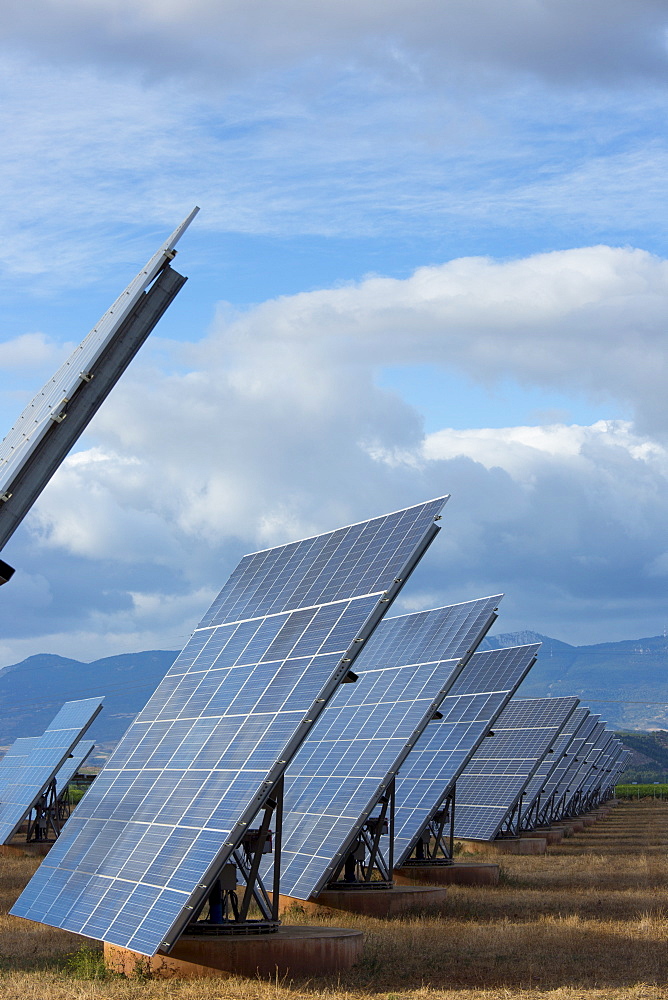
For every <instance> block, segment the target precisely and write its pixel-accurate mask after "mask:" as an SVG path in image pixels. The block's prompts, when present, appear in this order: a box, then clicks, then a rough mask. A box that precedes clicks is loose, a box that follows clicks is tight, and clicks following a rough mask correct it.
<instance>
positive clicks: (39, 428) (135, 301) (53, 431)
mask: <svg viewBox="0 0 668 1000" xmlns="http://www.w3.org/2000/svg"><path fill="white" fill-rule="evenodd" d="M198 211H199V209H194V210H193V211H192V212H191V213H190V215H189V216H188V217H187V218H186V219H184V221H183V222H182V223H181V225H180V226H178V227H177V228H176V229H175V230H174V232H173V233H172V235H171V236H170V237H169V239H168V240H166V241H165V242H164V243H163V244H162V246H161V247H160V248H159V250H157V252H156V253H155V254H153V256H152V257H151V259H150V260H149V261H148V263H147V264H146V266H145V267H144V268H142V270H141V271H140V272H139V274H138V275H137V276H136V277H135V278H134V279H133V280H132V281H131V282H130V284H129V285H128V287H127V288H126V289H125V291H124V292H122V293H121V295H120V296H119V297H118V298H117V299H116V301H115V302H114V304H113V305H112V306H111V308H110V309H108V310H107V312H106V313H105V314H104V316H103V317H102V318H101V319H100V320H99V322H98V323H97V324H96V326H95V327H94V328H93V329H92V330H91V331H90V333H89V334H88V335H87V337H86V338H85V339H84V340H83V341H82V342H81V344H79V346H78V347H77V348H76V349H75V350H74V351H73V353H72V354H71V355H70V357H69V358H68V359H67V361H65V363H64V364H63V365H62V366H61V367H60V368H59V370H58V371H57V372H56V374H55V375H54V376H53V377H52V378H51V379H50V380H49V381H48V382H47V383H46V385H45V386H44V387H43V389H41V391H40V392H38V393H37V395H36V396H35V397H34V398H33V399H32V400H31V401H30V403H29V404H28V406H27V407H26V408H25V410H24V411H23V413H21V415H20V416H19V418H18V420H17V422H16V423H15V424H14V426H13V427H12V428H11V430H10V431H9V433H8V434H7V436H6V437H5V438H4V440H3V441H2V442H1V443H0V500H2V501H4V503H1V504H0V549H1V548H2V547H3V546H4V545H5V543H6V542H7V540H8V538H10V537H11V535H12V533H13V532H14V531H15V530H16V528H17V527H18V525H19V524H20V522H21V520H22V519H23V517H25V515H26V513H27V511H28V510H29V509H30V507H31V506H32V504H33V503H34V501H35V499H36V498H37V496H39V494H40V493H41V491H42V489H43V488H44V487H45V486H46V484H47V482H48V481H49V479H50V478H51V476H52V475H53V473H54V472H55V470H56V469H57V468H58V466H59V465H60V463H61V462H62V460H63V459H64V457H65V455H66V454H67V452H68V451H69V449H70V448H71V447H72V445H73V444H74V443H75V441H76V440H77V438H78V437H79V436H80V434H81V433H82V432H83V430H84V429H85V427H86V426H87V424H88V423H89V421H90V420H91V418H92V416H93V414H94V413H95V412H96V410H97V409H98V408H99V406H100V405H101V403H102V402H103V400H104V399H105V398H106V396H107V395H108V393H109V392H110V390H111V389H112V387H113V386H114V385H115V383H116V381H117V380H118V379H119V378H120V376H121V375H122V373H123V371H124V370H125V368H126V367H127V365H128V364H129V363H130V361H131V360H132V358H133V356H134V354H135V353H136V351H137V350H138V349H139V347H140V346H141V344H142V343H143V341H144V340H145V339H146V337H147V336H148V334H149V333H150V332H151V330H152V329H153V327H154V326H155V324H156V323H157V322H158V320H159V319H160V317H161V316H162V314H163V312H164V310H165V309H166V308H167V307H168V306H169V304H170V302H171V301H172V299H173V298H174V297H175V296H176V294H177V293H178V291H179V290H180V289H181V287H182V286H183V284H185V280H186V279H185V278H183V277H182V276H181V275H179V274H177V272H176V271H173V270H172V269H171V268H170V267H169V262H170V261H171V260H172V259H173V257H174V256H175V254H176V251H175V250H174V247H175V246H176V244H177V243H178V241H179V239H180V238H181V236H182V235H183V233H184V232H185V230H186V229H187V228H188V226H189V225H190V223H191V221H192V219H193V218H194V217H195V215H196V214H197V212H198ZM151 283H153V286H152V288H151V289H150V290H149V291H146V289H148V286H149V285H151ZM65 417H67V420H65ZM4 565H5V566H6V564H4ZM8 568H9V567H8ZM9 569H10V575H11V568H9Z"/></svg>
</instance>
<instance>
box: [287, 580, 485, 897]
mask: <svg viewBox="0 0 668 1000" xmlns="http://www.w3.org/2000/svg"><path fill="white" fill-rule="evenodd" d="M500 599H501V595H497V596H495V597H487V598H483V599H481V600H477V601H468V602H466V603H465V604H457V605H454V606H452V607H447V608H439V609H437V610H434V611H421V612H418V613H416V614H410V615H403V616H401V617H398V618H390V619H387V618H386V619H385V621H383V622H382V623H381V625H380V626H379V627H378V629H377V630H376V632H375V633H374V635H373V637H372V638H371V639H370V641H369V642H368V644H367V646H366V648H365V650H364V652H363V653H362V654H361V655H360V657H359V659H358V660H357V663H356V666H355V671H356V673H357V674H358V680H357V682H356V683H355V684H348V685H345V686H343V687H340V688H339V689H338V691H337V692H336V694H335V695H334V697H333V698H332V699H331V701H330V703H329V704H328V706H327V708H326V709H325V711H324V712H323V714H322V716H321V718H320V720H319V722H318V724H317V725H316V726H314V728H313V730H312V732H311V733H310V735H309V737H308V739H307V740H306V741H305V743H304V744H303V745H302V747H301V750H300V751H299V753H298V754H297V755H296V757H295V759H294V761H293V762H292V763H291V764H290V766H289V767H288V770H287V773H286V781H285V798H284V809H285V814H284V815H285V818H284V822H283V843H282V849H281V857H282V865H281V892H282V893H283V895H286V896H293V897H296V898H297V899H308V898H309V897H311V896H315V895H317V894H318V893H319V892H320V891H321V890H322V888H323V887H324V886H325V885H326V884H327V882H328V881H330V879H332V878H333V877H335V876H336V873H337V870H338V869H339V867H340V866H341V863H342V862H343V860H344V858H345V857H346V854H347V853H348V851H349V850H350V848H351V847H352V846H353V844H354V842H355V841H356V838H357V837H358V836H359V833H360V830H361V828H362V826H363V824H364V823H365V822H366V821H367V820H368V818H369V817H370V815H371V813H372V811H373V810H374V808H375V807H376V805H377V803H378V801H379V798H380V797H381V796H382V795H383V793H384V792H385V790H386V788H387V787H388V784H389V783H390V782H391V781H392V779H393V777H394V775H395V774H396V773H397V772H398V770H399V768H400V767H401V764H402V761H403V760H404V758H405V757H406V756H407V754H408V753H409V750H410V748H411V746H412V745H413V744H414V743H415V741H416V739H418V737H419V734H420V733H421V732H422V731H423V729H424V728H425V726H427V724H428V722H429V720H430V719H431V718H432V717H433V715H434V712H435V711H436V710H438V708H439V706H440V703H441V701H442V699H443V697H444V695H445V694H446V693H447V691H448V690H449V688H450V687H451V686H452V684H453V683H454V682H455V680H456V679H457V676H458V674H459V673H460V671H461V670H462V666H463V664H465V663H466V661H467V659H469V657H470V656H471V654H472V653H473V651H474V650H475V648H476V646H477V645H478V643H479V642H480V640H481V639H482V638H483V636H484V635H485V633H486V632H487V630H488V629H489V627H490V626H491V624H492V623H493V621H494V619H495V618H496V609H497V607H498V604H499V601H500Z"/></svg>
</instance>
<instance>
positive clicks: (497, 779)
mask: <svg viewBox="0 0 668 1000" xmlns="http://www.w3.org/2000/svg"><path fill="white" fill-rule="evenodd" d="M577 704H578V699H577V698H522V699H517V700H516V701H514V702H511V703H510V704H509V705H508V707H507V708H506V709H504V711H503V712H502V714H501V715H500V716H499V718H498V720H497V722H496V723H495V725H494V735H493V736H492V737H491V738H490V739H485V740H484V742H483V743H482V744H481V746H480V747H479V749H478V750H477V751H476V753H475V754H474V755H473V758H472V759H471V761H470V763H469V764H468V765H467V767H466V769H465V770H464V772H463V774H462V775H461V777H460V778H459V780H458V782H457V809H456V814H455V836H457V837H460V838H463V839H470V840H493V839H494V838H495V837H496V835H497V834H498V833H499V831H500V829H501V827H502V825H503V823H504V821H505V820H506V819H507V818H508V817H510V815H511V814H512V812H513V810H514V809H515V808H516V807H517V805H518V802H519V800H520V797H521V795H522V793H523V792H524V789H525V787H526V785H527V783H528V782H529V781H530V780H531V778H532V776H533V774H534V773H535V771H536V770H537V768H538V767H539V766H540V763H541V761H542V760H543V758H544V756H545V754H546V753H547V752H548V750H549V749H550V747H551V745H552V743H553V742H554V740H555V739H556V737H557V736H558V734H559V732H560V731H561V729H562V728H563V726H564V725H565V723H566V722H567V720H568V718H569V716H570V715H571V714H572V712H573V711H574V710H575V708H576V707H577Z"/></svg>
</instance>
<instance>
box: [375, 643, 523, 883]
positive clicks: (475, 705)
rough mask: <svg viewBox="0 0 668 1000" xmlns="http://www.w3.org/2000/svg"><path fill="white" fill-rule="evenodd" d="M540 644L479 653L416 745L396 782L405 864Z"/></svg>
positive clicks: (400, 859)
mask: <svg viewBox="0 0 668 1000" xmlns="http://www.w3.org/2000/svg"><path fill="white" fill-rule="evenodd" d="M539 647H540V643H533V644H531V645H526V646H514V647H510V648H507V649H493V650H485V651H483V652H479V653H476V654H475V656H473V657H472V658H471V659H470V660H469V662H468V663H467V664H466V666H465V667H464V669H463V670H462V672H461V674H460V675H459V677H458V678H457V681H456V682H455V684H454V685H453V687H452V689H451V690H450V692H449V693H448V696H447V698H445V699H444V701H443V702H442V704H441V706H440V712H441V714H442V716H443V718H442V719H440V720H436V719H435V720H434V721H433V722H430V723H429V725H428V726H427V728H426V730H425V731H424V732H423V734H422V735H421V736H420V738H419V739H418V740H417V741H416V743H415V746H414V747H413V749H412V751H411V753H410V755H409V757H408V758H407V760H406V762H405V764H404V766H403V767H402V769H401V772H400V774H399V776H398V778H397V805H396V812H395V836H394V843H395V850H396V858H397V866H399V865H402V864H404V863H405V862H406V861H407V860H408V858H409V857H410V855H411V853H412V852H413V850H414V848H415V847H416V845H417V843H418V841H419V840H420V837H421V835H422V833H423V831H425V830H426V828H427V827H428V825H429V823H430V822H431V821H432V820H433V818H434V817H435V815H436V814H437V813H438V812H439V810H440V809H441V808H442V805H443V802H444V801H445V799H446V798H447V796H448V795H449V794H450V792H451V791H452V788H453V787H454V785H455V782H456V781H457V779H458V777H459V775H460V774H461V773H462V771H463V770H464V768H465V767H466V765H467V764H468V762H469V761H470V760H471V758H472V756H473V754H474V753H475V751H476V750H477V748H478V747H479V746H480V744H481V742H482V741H483V740H484V739H485V736H486V734H487V733H488V732H489V729H490V727H491V726H492V725H493V724H494V723H495V721H496V719H497V717H498V716H499V715H500V713H501V712H502V711H503V709H504V708H505V706H506V705H507V703H508V701H509V700H510V698H511V697H512V695H513V694H514V693H515V691H516V690H517V688H518V687H519V685H520V684H521V683H522V681H523V680H524V678H525V677H526V675H527V673H528V671H529V669H530V668H531V666H532V664H533V662H534V660H535V658H536V654H537V652H538V649H539Z"/></svg>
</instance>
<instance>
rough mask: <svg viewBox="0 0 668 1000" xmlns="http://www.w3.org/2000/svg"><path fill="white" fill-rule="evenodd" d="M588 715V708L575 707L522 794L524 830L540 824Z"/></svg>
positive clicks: (522, 827) (522, 823) (521, 821)
mask: <svg viewBox="0 0 668 1000" xmlns="http://www.w3.org/2000/svg"><path fill="white" fill-rule="evenodd" d="M588 715H589V709H588V708H576V709H575V711H574V712H573V714H572V715H571V717H570V719H568V721H567V722H566V724H565V725H564V728H563V729H562V730H561V732H560V733H559V735H558V736H557V738H556V740H555V741H554V745H553V746H552V747H551V748H550V749H551V751H552V752H551V753H549V754H547V755H546V757H545V758H544V760H543V762H542V763H541V765H540V767H539V768H538V770H537V771H536V773H535V774H534V776H533V778H532V779H531V781H530V782H529V783H528V785H527V786H526V788H525V789H524V794H523V796H522V816H521V820H520V826H521V829H522V830H531V829H533V828H534V827H535V826H537V825H538V817H539V815H540V811H541V807H542V806H543V805H544V803H545V800H546V799H547V798H548V796H549V795H550V789H551V788H552V787H553V783H554V779H555V778H556V776H557V774H558V773H559V771H560V768H562V767H563V763H564V761H565V760H566V759H567V753H568V748H569V746H570V745H571V744H572V742H573V740H574V739H575V737H576V735H577V732H578V730H579V729H580V728H581V726H582V725H583V723H584V722H585V721H586V719H587V716H588ZM557 780H558V779H557Z"/></svg>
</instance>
